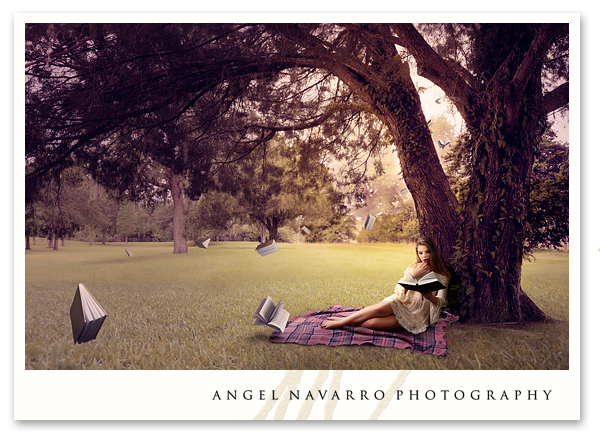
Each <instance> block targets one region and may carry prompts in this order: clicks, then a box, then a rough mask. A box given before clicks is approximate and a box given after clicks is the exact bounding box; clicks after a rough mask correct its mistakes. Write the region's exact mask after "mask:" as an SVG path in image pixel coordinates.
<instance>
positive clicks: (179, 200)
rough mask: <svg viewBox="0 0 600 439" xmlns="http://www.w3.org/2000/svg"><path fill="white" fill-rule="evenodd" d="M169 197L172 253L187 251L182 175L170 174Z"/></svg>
mask: <svg viewBox="0 0 600 439" xmlns="http://www.w3.org/2000/svg"><path fill="white" fill-rule="evenodd" d="M169 180H170V185H171V197H172V198H173V254H181V253H187V252H188V245H187V239H186V236H185V206H184V202H183V182H184V177H183V176H182V175H179V174H175V173H172V174H171V175H170V178H169Z"/></svg>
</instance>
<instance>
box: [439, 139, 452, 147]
mask: <svg viewBox="0 0 600 439" xmlns="http://www.w3.org/2000/svg"><path fill="white" fill-rule="evenodd" d="M449 143H450V140H448V138H445V139H444V140H438V146H439V147H440V148H441V149H444V148H445V147H446V145H448V144H449Z"/></svg>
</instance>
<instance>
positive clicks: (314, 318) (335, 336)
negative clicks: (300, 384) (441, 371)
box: [270, 305, 458, 356]
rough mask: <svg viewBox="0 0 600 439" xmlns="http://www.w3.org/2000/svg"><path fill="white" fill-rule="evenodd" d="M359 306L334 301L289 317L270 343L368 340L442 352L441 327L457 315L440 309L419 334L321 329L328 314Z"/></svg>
mask: <svg viewBox="0 0 600 439" xmlns="http://www.w3.org/2000/svg"><path fill="white" fill-rule="evenodd" d="M361 308H362V307H359V308H345V307H343V306H340V305H334V306H332V307H331V308H329V309H327V310H324V311H317V312H313V313H310V314H307V315H305V316H301V317H295V318H293V319H291V320H290V321H289V322H288V324H287V327H286V328H285V330H284V331H283V332H279V331H276V332H274V333H272V334H271V336H270V341H271V342H272V343H297V344H302V345H317V344H323V345H328V346H342V345H361V344H372V345H375V346H381V347H388V348H398V349H407V348H408V349H412V350H413V351H415V352H421V353H423V354H433V355H442V356H445V355H446V354H447V352H448V348H447V345H448V339H447V338H446V334H445V333H444V328H446V327H447V326H448V324H449V323H452V322H455V321H456V320H458V316H455V315H453V314H451V313H449V312H448V311H446V310H443V311H442V314H441V315H440V318H439V320H438V321H437V323H436V324H435V325H432V326H430V327H428V328H427V330H426V331H425V332H423V333H421V334H417V335H415V334H412V333H410V332H408V331H406V330H403V329H398V330H393V331H374V330H372V329H367V328H361V327H357V326H344V327H342V328H339V329H322V328H321V324H322V322H323V321H325V319H327V318H328V317H330V316H336V317H345V316H347V315H348V314H350V313H352V312H354V311H358V310H359V309H361Z"/></svg>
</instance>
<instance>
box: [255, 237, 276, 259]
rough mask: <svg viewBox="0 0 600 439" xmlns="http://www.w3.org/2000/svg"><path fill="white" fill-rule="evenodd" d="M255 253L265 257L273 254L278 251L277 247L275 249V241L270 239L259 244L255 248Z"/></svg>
mask: <svg viewBox="0 0 600 439" xmlns="http://www.w3.org/2000/svg"><path fill="white" fill-rule="evenodd" d="M256 251H257V252H258V254H259V255H261V256H267V255H270V254H271V253H275V252H277V251H279V247H277V243H276V242H275V240H274V239H272V240H270V241H267V242H265V243H263V244H260V245H259V246H258V247H256Z"/></svg>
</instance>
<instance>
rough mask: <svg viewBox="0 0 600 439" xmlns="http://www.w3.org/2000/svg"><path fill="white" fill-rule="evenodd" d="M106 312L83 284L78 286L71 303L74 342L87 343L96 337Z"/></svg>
mask: <svg viewBox="0 0 600 439" xmlns="http://www.w3.org/2000/svg"><path fill="white" fill-rule="evenodd" d="M104 319H106V313H105V312H104V310H103V309H102V307H101V306H100V305H99V304H98V302H96V299H94V296H92V294H91V293H90V292H89V291H88V289H87V288H86V287H85V285H83V284H79V285H78V286H77V291H75V297H74V298H73V304H72V305H71V326H72V327H73V341H74V343H85V342H86V341H90V340H93V339H95V338H96V336H97V335H98V331H100V327H101V326H102V323H104Z"/></svg>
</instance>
